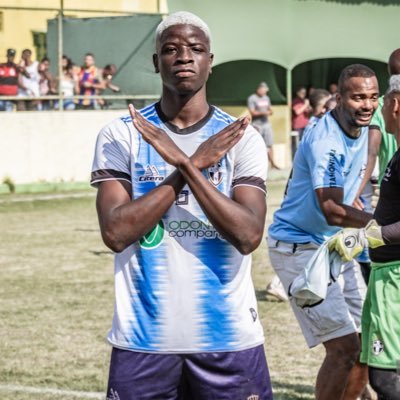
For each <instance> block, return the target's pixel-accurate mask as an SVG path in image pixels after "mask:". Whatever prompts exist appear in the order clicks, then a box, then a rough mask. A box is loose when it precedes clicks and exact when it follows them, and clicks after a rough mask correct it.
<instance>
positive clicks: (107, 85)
mask: <svg viewBox="0 0 400 400" xmlns="http://www.w3.org/2000/svg"><path fill="white" fill-rule="evenodd" d="M116 72H117V66H116V65H115V64H107V65H106V66H105V67H104V68H103V69H102V70H101V77H102V81H101V85H102V88H101V89H99V91H98V92H99V94H101V93H103V92H104V90H106V89H110V90H112V91H113V92H115V93H118V92H119V91H120V90H121V89H120V88H119V86H117V85H114V83H112V79H113V77H114V75H115V74H116ZM97 104H98V105H99V106H100V108H102V109H104V108H108V107H109V106H110V104H111V102H110V101H107V100H104V99H99V100H98V101H97Z"/></svg>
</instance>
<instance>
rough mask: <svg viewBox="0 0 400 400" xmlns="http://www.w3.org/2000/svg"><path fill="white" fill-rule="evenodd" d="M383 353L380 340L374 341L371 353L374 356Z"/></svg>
mask: <svg viewBox="0 0 400 400" xmlns="http://www.w3.org/2000/svg"><path fill="white" fill-rule="evenodd" d="M382 351H383V343H382V342H381V341H380V340H374V341H373V343H372V352H373V353H374V355H376V356H379V354H381V353H382Z"/></svg>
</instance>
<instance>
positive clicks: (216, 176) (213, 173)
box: [207, 161, 222, 186]
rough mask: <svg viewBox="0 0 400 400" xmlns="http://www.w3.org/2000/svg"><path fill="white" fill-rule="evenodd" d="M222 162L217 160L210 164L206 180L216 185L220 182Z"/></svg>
mask: <svg viewBox="0 0 400 400" xmlns="http://www.w3.org/2000/svg"><path fill="white" fill-rule="evenodd" d="M221 167H222V163H221V161H218V163H217V164H214V165H212V166H211V167H209V168H208V169H207V175H208V180H209V181H210V182H211V183H212V184H213V185H214V186H218V185H219V184H220V183H221V182H222V171H221Z"/></svg>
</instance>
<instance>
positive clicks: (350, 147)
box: [268, 113, 368, 244]
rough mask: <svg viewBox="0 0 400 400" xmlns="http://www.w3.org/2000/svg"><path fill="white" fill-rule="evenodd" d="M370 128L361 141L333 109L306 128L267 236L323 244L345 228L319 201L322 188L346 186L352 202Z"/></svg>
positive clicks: (346, 195)
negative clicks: (327, 214)
mask: <svg viewBox="0 0 400 400" xmlns="http://www.w3.org/2000/svg"><path fill="white" fill-rule="evenodd" d="M367 146H368V127H365V128H362V129H361V134H360V136H359V137H358V138H357V139H354V138H351V137H350V136H348V135H346V134H345V133H344V132H343V130H342V129H341V127H340V126H339V124H338V123H337V122H336V120H335V119H334V118H333V116H332V114H331V113H328V114H326V115H325V116H324V117H322V118H321V119H320V121H319V122H318V123H317V124H315V125H314V126H313V127H310V128H309V129H307V130H306V132H305V134H304V136H303V139H302V140H301V142H300V145H299V148H298V150H297V152H296V156H295V159H294V162H293V175H292V178H291V180H290V182H289V185H288V188H287V193H286V196H285V198H284V200H283V202H282V205H281V207H280V209H278V210H277V211H276V212H275V214H274V218H273V223H272V224H271V225H270V227H269V231H268V234H269V236H270V237H271V238H273V239H276V240H281V241H284V242H288V243H305V242H313V243H317V244H321V243H322V242H323V241H324V240H326V239H327V238H328V237H330V236H332V235H333V234H334V233H336V232H337V231H338V230H339V229H340V228H339V227H336V226H330V225H328V223H327V221H326V219H325V216H324V215H323V213H322V211H321V208H320V206H319V203H318V199H317V196H316V193H315V190H316V189H318V188H333V187H338V188H343V192H344V198H343V203H344V204H347V205H351V204H352V203H353V201H354V199H355V196H356V193H357V190H358V188H359V186H360V183H361V180H362V177H363V175H364V172H365V167H366V163H367Z"/></svg>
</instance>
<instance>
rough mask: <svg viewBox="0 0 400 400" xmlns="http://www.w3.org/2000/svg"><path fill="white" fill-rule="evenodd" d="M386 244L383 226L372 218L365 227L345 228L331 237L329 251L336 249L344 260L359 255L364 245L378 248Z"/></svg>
mask: <svg viewBox="0 0 400 400" xmlns="http://www.w3.org/2000/svg"><path fill="white" fill-rule="evenodd" d="M383 245H385V242H384V241H383V238H382V232H381V227H380V226H379V225H378V224H377V222H376V221H375V220H374V219H372V220H371V221H370V222H369V223H368V225H367V226H366V227H365V228H361V229H353V228H345V229H342V230H341V231H339V232H338V233H336V234H335V235H334V236H332V237H331V238H330V239H329V244H328V248H329V251H333V250H336V251H337V252H338V253H339V254H340V256H341V257H342V260H343V261H350V260H352V259H353V258H355V257H357V256H358V255H359V254H360V253H361V252H362V251H363V249H364V247H371V248H373V249H374V248H376V247H379V246H383Z"/></svg>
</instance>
